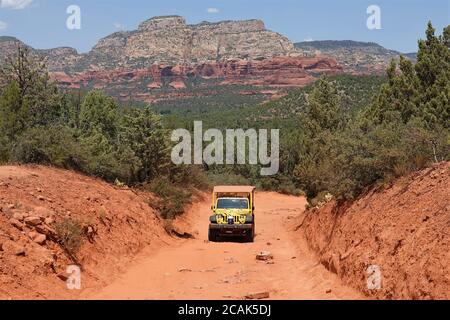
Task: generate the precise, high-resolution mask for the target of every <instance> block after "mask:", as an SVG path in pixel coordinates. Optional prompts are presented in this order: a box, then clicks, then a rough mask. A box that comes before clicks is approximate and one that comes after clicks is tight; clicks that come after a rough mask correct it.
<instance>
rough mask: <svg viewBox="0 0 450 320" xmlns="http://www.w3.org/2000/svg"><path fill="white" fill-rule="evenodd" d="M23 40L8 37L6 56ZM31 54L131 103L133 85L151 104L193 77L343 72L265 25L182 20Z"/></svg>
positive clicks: (264, 79) (78, 83)
mask: <svg viewBox="0 0 450 320" xmlns="http://www.w3.org/2000/svg"><path fill="white" fill-rule="evenodd" d="M16 42H18V40H17V39H15V38H11V37H3V39H2V41H0V59H1V58H2V57H4V56H5V55H7V54H8V52H9V53H10V52H11V50H12V49H14V46H15V44H16ZM31 49H32V48H31ZM32 50H33V51H34V52H35V53H36V54H39V55H41V56H44V57H46V59H47V62H48V66H49V69H50V71H51V76H52V78H53V79H55V80H56V81H57V82H58V83H59V84H61V85H62V86H65V87H68V88H81V87H88V88H98V89H104V88H108V87H111V86H114V87H115V90H116V92H117V93H118V95H119V97H122V98H125V99H132V97H129V96H127V95H126V93H129V92H130V87H131V88H133V87H134V88H135V87H137V86H139V87H140V88H139V90H137V89H135V90H131V91H132V95H133V96H134V97H135V98H136V97H137V100H147V101H151V97H150V96H151V94H152V92H153V91H155V90H158V89H161V88H163V87H165V88H168V89H175V91H177V90H179V89H185V88H186V87H187V82H188V80H189V79H190V78H193V77H197V78H200V79H202V80H204V81H205V82H207V80H209V79H219V84H222V85H227V84H242V85H254V86H274V87H285V86H288V87H289V86H291V87H298V86H303V85H305V84H308V83H310V82H312V81H314V80H315V79H316V78H317V76H318V75H320V74H323V73H326V74H338V73H342V72H343V69H342V67H341V66H340V65H339V64H338V63H337V62H336V61H335V60H334V59H332V58H328V57H322V56H317V57H314V58H311V57H306V56H304V55H303V53H302V51H299V50H298V49H296V48H295V46H294V44H293V43H292V42H291V41H290V40H289V39H288V38H286V37H285V36H283V35H280V34H278V33H276V32H273V31H270V30H267V29H266V27H265V25H264V22H263V21H261V20H246V21H222V22H217V23H210V22H202V23H200V24H196V25H188V24H187V23H186V21H185V20H184V18H182V17H180V16H165V17H154V18H151V19H149V20H147V21H144V22H143V23H141V24H140V26H139V27H138V29H137V30H133V31H121V32H116V33H113V34H111V35H109V36H107V37H105V38H103V39H101V40H100V41H99V42H98V43H97V45H96V46H94V48H93V49H92V50H91V51H90V52H88V53H83V54H79V53H78V52H77V51H76V50H75V49H73V48H55V49H49V50H35V49H32ZM212 85H214V86H216V85H217V81H214V83H213V84H212ZM122 86H125V88H122ZM121 89H123V90H121ZM121 91H123V92H121ZM139 97H141V98H139Z"/></svg>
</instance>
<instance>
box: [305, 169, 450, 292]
mask: <svg viewBox="0 0 450 320" xmlns="http://www.w3.org/2000/svg"><path fill="white" fill-rule="evenodd" d="M449 186H450V163H441V164H439V165H436V166H434V167H431V168H429V169H426V170H423V171H421V172H418V173H415V174H413V175H411V176H409V177H405V178H402V179H400V180H398V181H397V182H396V183H394V184H393V185H392V186H390V187H387V188H384V189H382V190H374V191H372V192H370V193H368V194H367V195H365V196H364V197H362V198H361V199H359V200H358V201H356V202H354V203H353V204H351V205H349V206H347V207H346V208H340V209H338V208H337V207H336V204H335V203H334V202H331V203H328V204H327V205H326V206H325V207H323V208H321V209H318V210H314V211H309V212H308V213H307V214H306V216H305V217H304V220H303V217H299V221H298V222H297V223H298V225H302V227H301V228H300V230H301V231H302V232H303V233H304V235H305V237H306V239H307V241H308V243H309V245H310V247H311V248H312V249H313V250H314V251H315V252H316V253H317V254H318V256H319V258H320V261H321V262H322V264H323V265H325V266H326V267H327V269H329V270H330V271H332V272H334V273H337V274H338V275H339V276H340V278H342V279H343V281H344V282H345V283H347V284H350V285H352V286H353V287H355V288H357V289H359V290H360V291H362V292H364V293H365V294H366V295H369V296H370V297H373V298H380V299H386V298H388V299H449V298H450V290H449V289H450V187H449ZM371 265H374V266H379V268H380V271H381V289H379V290H369V289H368V287H367V278H368V273H367V270H368V267H369V266H371Z"/></svg>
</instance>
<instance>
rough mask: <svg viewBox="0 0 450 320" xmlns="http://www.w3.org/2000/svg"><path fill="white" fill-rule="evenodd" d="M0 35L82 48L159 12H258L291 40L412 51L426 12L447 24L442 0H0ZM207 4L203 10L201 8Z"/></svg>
mask: <svg viewBox="0 0 450 320" xmlns="http://www.w3.org/2000/svg"><path fill="white" fill-rule="evenodd" d="M0 2H1V5H0V35H11V36H16V37H17V38H19V39H21V40H22V41H24V42H26V43H27V44H30V45H32V46H33V47H35V48H42V49H43V48H53V47H58V46H70V47H74V48H76V49H78V50H79V51H80V52H86V51H89V50H90V49H91V48H92V46H94V45H95V44H96V43H97V41H98V40H99V39H100V38H102V37H104V36H107V35H108V34H110V33H112V32H115V31H118V30H120V29H123V30H133V29H136V28H137V26H138V25H139V23H140V22H142V21H144V20H146V19H148V18H151V17H153V16H159V15H171V14H177V15H181V16H183V17H185V18H186V19H187V22H188V23H190V24H194V23H199V22H201V21H205V20H206V21H219V20H240V19H255V18H256V19H262V20H264V22H265V23H266V26H267V28H269V29H271V30H274V31H277V32H279V33H281V34H283V35H286V36H288V37H289V38H290V39H291V40H292V41H294V42H297V41H303V40H305V39H312V40H329V39H331V40H349V39H350V40H360V41H373V42H377V43H380V44H381V45H383V46H385V47H387V48H390V49H395V50H399V51H402V52H412V51H416V49H417V40H418V39H419V38H423V36H424V30H425V26H426V23H427V21H428V20H431V21H432V22H433V23H434V25H435V27H436V28H437V29H438V31H439V32H440V31H441V30H442V28H443V27H444V26H446V25H448V24H450V4H449V2H450V0H342V1H336V0H307V1H304V0H190V1H188V0H159V1H154V0H127V1H125V0H0ZM372 4H375V5H378V6H379V7H380V9H381V27H382V29H381V30H369V29H368V28H367V26H366V21H367V18H368V16H369V15H368V14H367V13H366V11H367V7H368V6H369V5H372ZM69 5H78V6H79V7H80V8H81V30H68V29H67V28H66V20H67V18H68V14H67V13H66V9H67V7H68V6H69ZM208 9H209V10H208Z"/></svg>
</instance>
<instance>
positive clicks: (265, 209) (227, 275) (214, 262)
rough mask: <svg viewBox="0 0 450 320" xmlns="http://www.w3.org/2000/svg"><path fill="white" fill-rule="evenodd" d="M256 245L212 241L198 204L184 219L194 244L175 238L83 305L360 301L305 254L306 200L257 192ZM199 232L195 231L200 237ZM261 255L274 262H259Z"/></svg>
mask: <svg viewBox="0 0 450 320" xmlns="http://www.w3.org/2000/svg"><path fill="white" fill-rule="evenodd" d="M256 201H257V202H256V204H257V212H256V217H257V220H256V221H257V236H256V239H255V243H250V244H248V243H232V242H221V243H210V242H207V241H206V239H207V229H208V217H209V215H210V203H209V201H208V200H205V201H203V202H201V203H198V204H196V205H194V206H193V207H192V208H191V210H190V212H189V213H188V214H187V215H186V217H185V218H184V219H185V221H184V222H183V224H190V227H191V228H192V230H194V233H195V234H196V239H191V240H177V241H174V243H173V244H170V245H169V246H168V247H167V248H163V249H161V250H159V251H157V252H155V251H153V252H151V253H150V252H145V251H144V252H143V253H142V254H141V255H140V256H139V257H138V258H137V259H136V260H135V261H134V263H133V265H132V266H131V267H130V268H129V269H128V270H127V271H126V272H125V273H124V274H122V275H121V276H120V277H119V278H117V279H116V280H114V281H113V282H112V283H111V284H110V285H108V286H107V287H104V288H103V289H101V290H100V291H96V292H90V291H89V290H86V291H85V292H84V293H83V295H82V297H83V298H85V299H239V298H242V297H244V296H246V295H248V294H251V293H258V292H270V298H271V299H358V298H361V296H360V295H359V294H358V293H357V292H355V291H354V290H353V289H351V288H349V287H346V286H344V285H342V283H341V282H340V280H339V279H338V278H337V277H336V276H335V275H334V274H332V273H330V272H328V271H326V270H325V269H324V267H323V266H322V265H320V264H319V263H318V262H317V260H316V259H315V258H314V257H313V256H311V255H310V254H309V252H308V250H307V249H306V244H305V243H304V241H303V240H302V238H301V237H300V236H299V235H298V233H295V232H293V230H292V225H291V224H290V223H289V222H290V221H291V219H292V218H293V217H295V216H298V215H299V214H302V212H303V210H304V207H305V200H304V199H302V198H297V197H290V196H284V195H279V194H274V193H259V194H258V195H257V199H256ZM196 231H197V233H196ZM261 251H270V252H271V253H272V254H273V255H274V260H273V264H269V263H266V262H261V261H257V260H256V259H255V256H256V254H257V253H259V252H261Z"/></svg>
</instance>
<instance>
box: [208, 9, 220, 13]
mask: <svg viewBox="0 0 450 320" xmlns="http://www.w3.org/2000/svg"><path fill="white" fill-rule="evenodd" d="M206 12H208V13H219V12H220V10H219V9H217V8H208V9H206Z"/></svg>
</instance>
